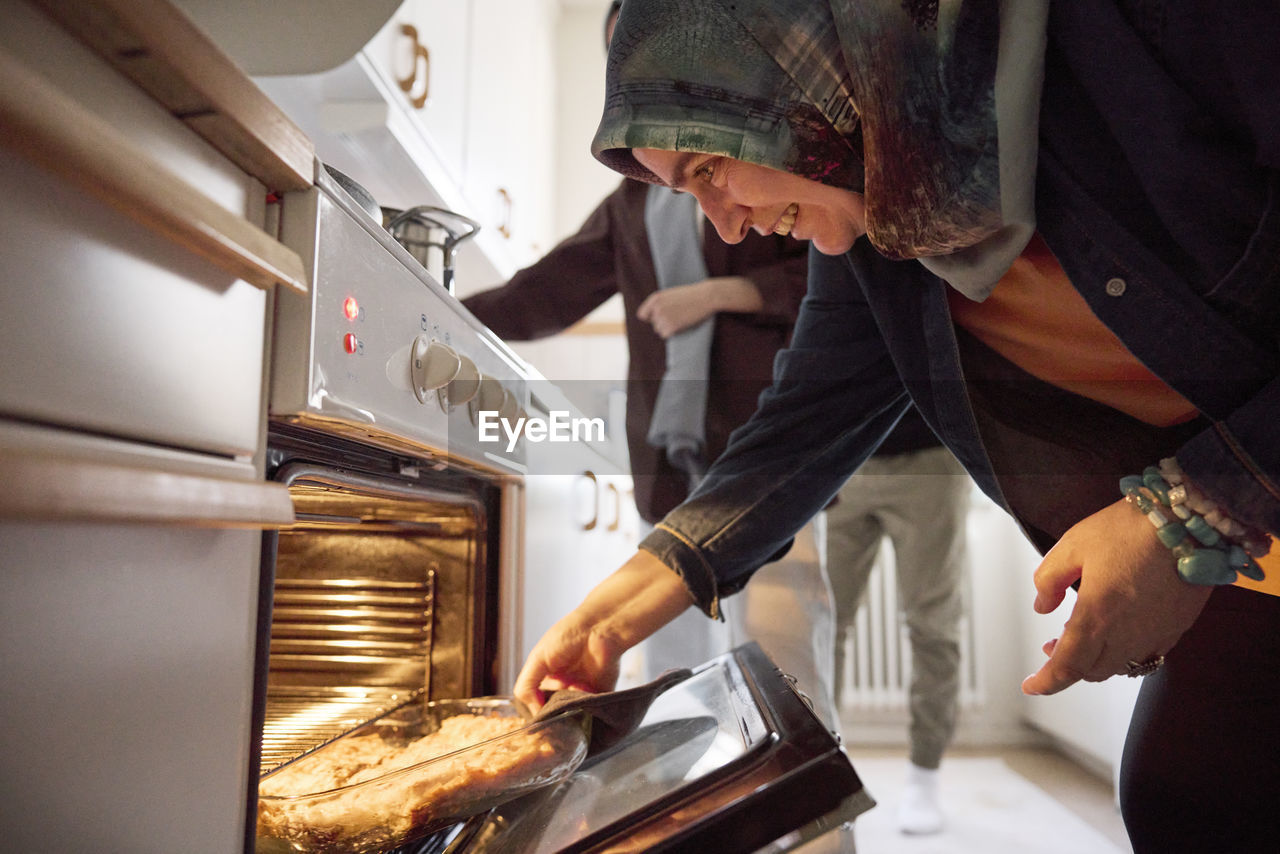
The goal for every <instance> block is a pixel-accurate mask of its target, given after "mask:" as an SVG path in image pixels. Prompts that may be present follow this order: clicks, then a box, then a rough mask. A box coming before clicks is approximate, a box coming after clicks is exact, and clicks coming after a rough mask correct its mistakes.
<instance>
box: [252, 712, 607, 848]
mask: <svg viewBox="0 0 1280 854" xmlns="http://www.w3.org/2000/svg"><path fill="white" fill-rule="evenodd" d="M557 723H558V722H557V721H556V720H552V721H545V722H542V723H540V724H532V725H530V724H529V722H528V721H526V720H524V719H523V718H520V717H512V716H509V715H501V714H496V713H493V712H488V713H462V714H455V715H450V716H448V717H445V718H444V719H442V720H441V721H440V722H439V728H438V729H433V730H432V731H430V732H426V733H425V734H421V735H415V734H414V733H413V729H414V728H410V734H409V735H408V736H406V735H405V731H404V728H402V727H368V728H365V729H368V730H369V731H367V732H361V731H357V732H356V733H353V734H352V735H349V736H347V737H344V738H341V739H338V740H337V741H335V742H333V743H332V744H330V745H328V746H326V747H325V748H323V749H321V750H318V751H316V752H315V753H314V754H312V755H310V756H306V757H303V758H301V759H299V760H296V761H295V762H293V763H290V764H289V765H286V766H284V767H283V768H281V769H280V770H279V771H277V772H275V773H273V774H269V775H268V776H266V777H264V778H263V779H262V781H261V783H260V784H259V787H258V793H259V798H258V836H259V838H260V840H261V839H266V840H275V841H277V842H282V843H286V844H287V849H286V850H293V851H306V852H315V854H322V853H323V854H327V852H344V854H346V853H348V852H350V853H351V854H354V853H355V852H365V851H378V850H381V849H384V848H388V847H391V846H394V845H397V844H399V843H401V842H403V841H405V840H408V839H412V838H414V837H415V836H418V835H421V834H423V833H425V832H427V831H429V830H431V829H434V828H436V827H439V826H442V825H444V824H447V823H450V822H452V821H457V820H459V819H461V818H463V817H465V816H467V815H471V814H473V813H475V812H479V811H482V810H484V809H488V808H489V807H491V806H493V805H495V804H497V803H501V802H502V801H505V800H508V799H510V798H511V797H514V796H515V795H518V794H520V793H521V792H523V791H524V790H526V789H528V788H531V787H532V786H535V785H541V784H544V783H546V782H551V781H553V780H556V779H561V778H563V777H564V776H567V774H568V773H569V772H571V771H572V770H573V768H575V767H576V766H577V764H578V762H580V761H581V759H582V755H583V753H584V752H585V738H584V737H583V732H582V727H581V725H580V721H578V720H572V719H571V720H569V725H570V726H569V727H568V728H566V727H565V726H564V724H563V723H559V725H556V726H544V725H543V724H557ZM421 729H423V730H425V729H426V728H425V727H424V728H421ZM379 730H383V731H386V734H384V732H380V731H379ZM388 736H390V737H388ZM276 847H277V848H278V847H279V846H276Z"/></svg>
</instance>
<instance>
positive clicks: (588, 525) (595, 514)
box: [582, 471, 600, 531]
mask: <svg viewBox="0 0 1280 854" xmlns="http://www.w3.org/2000/svg"><path fill="white" fill-rule="evenodd" d="M582 477H583V478H585V479H586V480H588V481H590V482H591V518H590V519H589V520H587V521H586V522H583V523H582V530H584V531H592V530H595V527H596V525H598V524H599V523H600V481H599V480H597V479H596V474H595V472H593V471H584V472H583V473H582Z"/></svg>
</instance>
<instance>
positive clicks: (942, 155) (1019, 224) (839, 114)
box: [592, 0, 1048, 300]
mask: <svg viewBox="0 0 1280 854" xmlns="http://www.w3.org/2000/svg"><path fill="white" fill-rule="evenodd" d="M1047 16H1048V0H699V2H696V3H690V2H688V0H626V3H625V4H624V5H623V8H622V12H621V14H620V16H619V18H618V23H617V28H616V29H615V31H614V37H613V42H612V45H611V47H610V51H609V59H608V63H607V65H606V72H605V105H604V114H603V117H602V118H601V122H600V126H599V128H598V130H597V132H596V136H595V139H594V140H593V141H592V153H593V154H595V156H596V157H597V159H599V160H600V161H601V162H603V163H604V164H605V165H606V166H609V167H610V168H612V169H614V170H616V171H618V172H621V173H622V174H624V175H628V176H630V177H633V178H637V179H639V180H643V181H648V182H650V183H660V182H659V181H658V179H657V177H656V176H655V175H653V174H652V173H650V172H649V171H648V170H647V169H645V168H644V167H643V166H641V165H640V164H639V163H638V162H637V161H636V159H635V157H634V156H633V155H632V154H631V150H632V149H635V148H655V149H662V150H668V151H689V152H699V153H705V154H715V155H722V156H726V157H731V158H734V159H737V160H743V161H746V162H748V163H755V164H758V165H761V166H767V167H769V168H772V169H780V170H783V171H786V172H790V173H793V174H795V175H799V176H800V177H803V178H809V179H812V180H815V181H819V182H821V183H824V184H829V185H832V186H836V187H841V188H843V189H849V190H854V191H857V192H861V193H863V194H864V195H865V199H866V209H867V237H868V239H869V240H870V241H871V243H872V244H873V245H874V246H875V247H876V249H877V250H878V251H880V252H881V253H882V254H884V255H886V256H887V257H890V258H898V259H905V258H918V259H920V260H921V263H923V264H925V266H926V267H928V268H929V269H930V270H931V271H933V272H934V273H936V274H937V275H939V276H941V277H942V278H944V279H946V280H947V281H948V282H950V283H951V284H952V285H953V286H954V287H956V288H957V289H958V290H960V291H961V292H963V293H964V294H965V295H966V296H969V297H970V298H971V299H977V300H980V299H984V298H985V297H986V296H987V294H989V293H990V291H991V289H992V288H993V287H994V286H995V283H996V281H998V280H999V278H1000V276H1001V275H1003V274H1004V272H1005V271H1006V270H1007V269H1008V267H1009V265H1010V264H1012V262H1013V260H1014V259H1015V258H1017V256H1018V255H1019V254H1020V253H1021V252H1022V250H1023V248H1024V247H1025V246H1026V244H1027V241H1028V240H1030V238H1031V235H1032V233H1033V232H1034V230H1035V216H1034V194H1033V187H1034V180H1035V162H1036V152H1037V139H1036V136H1037V114H1038V111H1039V96H1040V84H1041V80H1042V74H1043V56H1044V33H1045V22H1046V19H1047Z"/></svg>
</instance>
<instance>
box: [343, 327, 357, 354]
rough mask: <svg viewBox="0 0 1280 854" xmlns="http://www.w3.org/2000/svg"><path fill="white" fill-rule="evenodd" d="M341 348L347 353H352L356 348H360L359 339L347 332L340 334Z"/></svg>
mask: <svg viewBox="0 0 1280 854" xmlns="http://www.w3.org/2000/svg"><path fill="white" fill-rule="evenodd" d="M342 349H344V350H346V351H347V352H348V353H354V352H355V351H356V350H359V349H360V340H359V339H358V338H356V336H355V335H353V334H352V333H350V332H348V333H347V334H346V335H343V336H342Z"/></svg>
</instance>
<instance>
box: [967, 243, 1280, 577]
mask: <svg viewBox="0 0 1280 854" xmlns="http://www.w3.org/2000/svg"><path fill="white" fill-rule="evenodd" d="M947 297H948V300H949V301H950V304H951V316H952V319H953V320H954V321H955V323H956V324H957V325H958V326H961V327H963V328H964V329H966V330H968V331H969V332H970V333H972V334H973V335H975V336H977V337H978V339H979V340H980V341H982V342H983V343H984V344H986V345H987V346H988V347H990V348H991V349H992V350H995V351H996V352H997V353H999V354H1000V355H1002V356H1004V357H1005V358H1006V359H1008V360H1009V361H1011V362H1013V363H1014V364H1015V365H1017V366H1018V367H1020V368H1022V369H1023V370H1024V371H1026V372H1027V373H1029V374H1031V375H1032V376H1034V377H1036V378H1038V379H1041V380H1044V381H1045V382H1047V383H1050V384H1052V385H1055V386H1058V387H1059V388H1063V389H1066V390H1067V391H1071V392H1074V393H1076V394H1078V395H1081V396H1083V397H1087V398H1089V399H1091V400H1096V401H1098V402H1099V403H1103V404H1106V405H1107V406H1110V407H1112V408H1114V409H1118V410H1120V411H1121V412H1124V413H1125V414H1127V415H1131V416H1133V417H1134V418H1137V419H1138V420H1140V421H1144V422H1146V423H1147V424H1151V425H1154V426H1156V427H1168V426H1171V425H1173V424H1180V423H1182V422H1184V421H1189V420H1190V419H1192V418H1194V417H1195V416H1196V408H1195V407H1194V406H1193V405H1192V404H1191V402H1190V401H1188V400H1187V399H1186V398H1185V397H1183V396H1182V395H1180V394H1178V393H1177V392H1176V391H1174V390H1173V389H1172V388H1170V387H1169V386H1168V385H1166V384H1165V383H1164V381H1162V380H1161V379H1160V378H1159V377H1157V376H1156V375H1155V374H1153V373H1151V371H1149V370H1147V368H1146V366H1145V365H1143V364H1142V363H1141V362H1139V361H1138V360H1137V358H1136V357H1135V356H1134V355H1133V354H1132V353H1130V352H1129V351H1128V349H1126V348H1125V346H1124V344H1122V343H1121V342H1120V339H1119V338H1117V337H1116V336H1115V334H1114V333H1112V331H1111V330H1110V329H1108V328H1107V327H1106V326H1105V325H1103V323H1102V321H1101V320H1099V319H1098V318H1097V316H1096V315H1094V313H1093V311H1092V310H1091V309H1090V308H1089V304H1088V303H1086V302H1085V301H1084V297H1082V296H1080V294H1079V293H1078V292H1077V291H1076V289H1075V288H1073V287H1071V282H1070V280H1068V279H1067V274H1066V273H1065V272H1064V271H1063V269H1062V267H1061V266H1060V265H1059V264H1058V260H1057V259H1056V258H1054V257H1053V253H1052V252H1050V251H1049V247H1048V246H1046V245H1045V243H1044V241H1043V240H1042V239H1041V238H1040V235H1038V234H1037V235H1035V236H1034V237H1033V238H1032V239H1031V242H1030V243H1029V244H1028V245H1027V248H1026V249H1025V250H1024V251H1023V253H1022V256H1021V257H1020V258H1019V259H1018V260H1017V261H1015V262H1014V264H1013V266H1012V267H1010V268H1009V272H1007V273H1005V274H1004V277H1003V278H1001V279H1000V281H999V282H998V283H997V284H996V287H995V290H994V291H992V293H991V296H989V297H987V299H986V300H984V301H983V302H973V301H972V300H970V299H968V298H967V297H965V296H964V295H963V294H961V293H960V292H959V291H956V290H955V289H953V288H948V289H947ZM1152 462H1153V463H1154V462H1155V461H1154V460H1153V461H1152ZM1259 563H1260V565H1261V566H1262V568H1263V570H1264V571H1265V572H1266V576H1267V577H1266V580H1264V581H1261V582H1256V581H1250V580H1249V579H1247V578H1245V577H1244V576H1240V580H1239V581H1237V582H1236V584H1237V585H1238V586H1240V587H1247V588H1249V589H1252V590H1259V591H1261V592H1264V593H1269V594H1272V595H1280V543H1277V542H1276V541H1275V540H1274V539H1273V540H1272V548H1271V553H1270V554H1269V555H1267V556H1266V557H1265V558H1263V559H1262V560H1261V561H1259Z"/></svg>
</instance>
